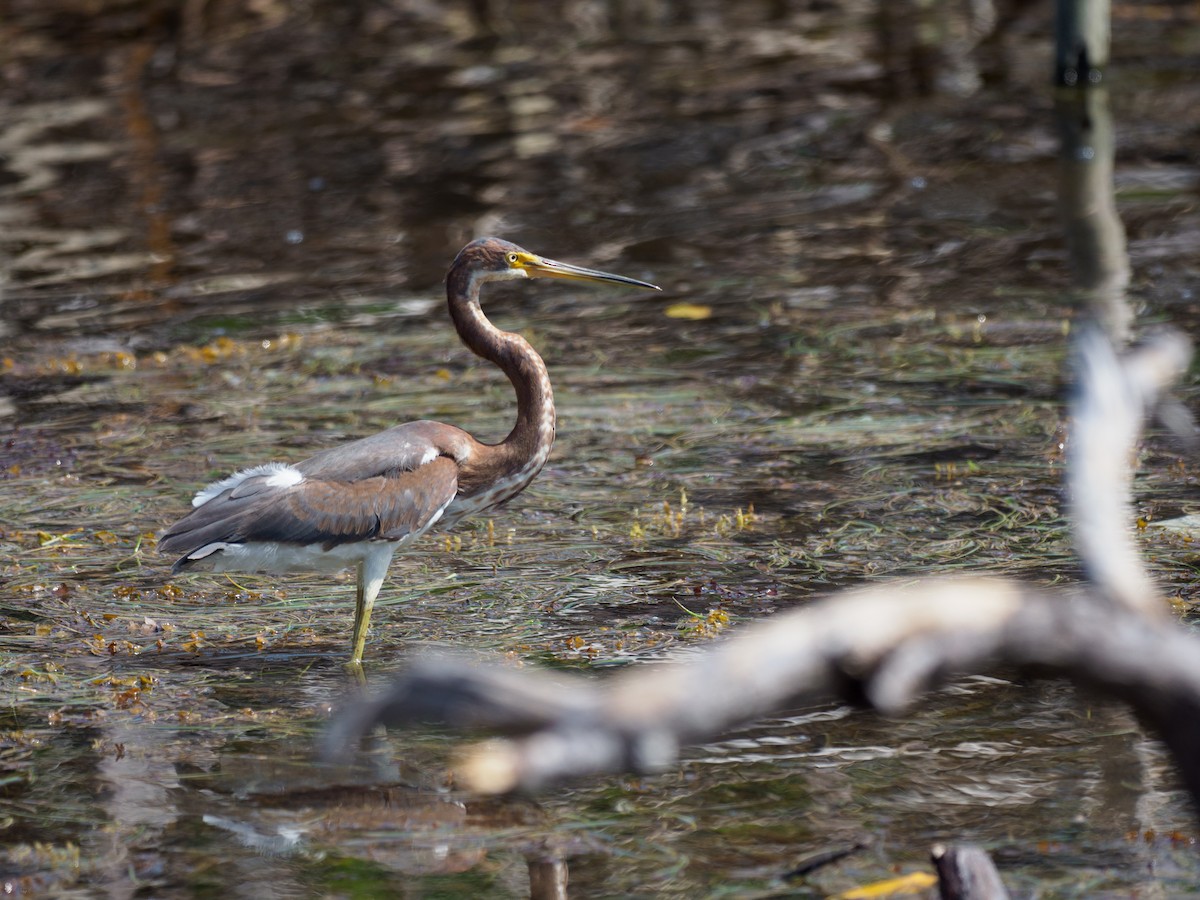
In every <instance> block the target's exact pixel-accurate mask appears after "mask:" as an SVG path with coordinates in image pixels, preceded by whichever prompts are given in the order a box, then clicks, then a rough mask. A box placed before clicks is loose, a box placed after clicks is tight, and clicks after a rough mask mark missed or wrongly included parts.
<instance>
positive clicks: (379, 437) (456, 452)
mask: <svg viewBox="0 0 1200 900" xmlns="http://www.w3.org/2000/svg"><path fill="white" fill-rule="evenodd" d="M472 442H473V441H472V438H471V436H470V435H468V434H467V433H466V432H465V431H463V430H462V429H461V428H455V427H454V426H453V425H444V424H443V423H441V422H428V421H420V422H405V423H404V424H403V425H397V426H395V427H394V428H389V429H388V430H387V431H381V432H379V433H378V434H372V435H370V436H369V437H365V438H360V439H359V440H357V441H350V442H349V443H346V444H339V445H338V446H336V447H330V448H329V449H328V450H324V451H322V452H320V453H318V454H316V455H315V456H310V457H309V458H308V459H306V460H304V461H303V462H300V463H296V465H295V467H294V468H296V469H297V470H298V471H300V472H302V473H303V474H304V476H305V477H306V478H314V479H317V480H320V481H339V482H358V481H363V480H365V479H368V478H373V477H374V476H376V475H385V476H394V475H398V474H400V473H403V472H407V471H412V470H415V469H420V468H421V467H422V466H424V465H426V464H427V463H429V462H431V461H432V460H434V459H435V458H437V457H438V456H449V457H452V458H454V459H463V458H464V457H465V456H467V455H469V453H470V451H471V444H472Z"/></svg>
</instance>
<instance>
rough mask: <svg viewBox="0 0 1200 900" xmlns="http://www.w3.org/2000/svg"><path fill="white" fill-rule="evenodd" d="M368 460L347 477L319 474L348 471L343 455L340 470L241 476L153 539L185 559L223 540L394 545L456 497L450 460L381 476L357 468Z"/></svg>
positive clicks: (265, 470)
mask: <svg viewBox="0 0 1200 900" xmlns="http://www.w3.org/2000/svg"><path fill="white" fill-rule="evenodd" d="M356 443H358V442H356ZM368 458H374V454H369V455H368V456H364V457H362V458H360V460H359V462H360V466H359V467H358V469H357V471H358V473H359V475H360V476H361V477H357V478H349V479H347V480H337V479H335V478H331V477H328V476H327V475H325V474H324V473H325V472H329V471H332V472H335V473H336V472H338V471H342V472H346V473H349V472H350V470H351V469H352V468H353V467H352V466H349V465H348V463H347V462H346V460H345V457H343V459H342V465H341V466H334V467H330V466H326V467H321V466H318V467H315V468H316V471H317V472H320V473H321V475H319V476H318V475H316V474H313V473H312V472H311V471H305V468H308V467H305V468H302V466H304V465H305V464H303V463H302V464H300V465H299V466H295V467H291V466H267V467H260V468H259V469H252V470H247V471H245V472H240V473H238V474H237V475H235V476H233V477H231V478H230V479H227V480H226V481H225V482H218V483H217V484H216V485H213V486H212V487H211V488H209V489H208V490H207V491H206V492H204V491H202V492H201V493H200V494H199V495H198V496H197V500H198V501H200V502H199V505H197V506H196V508H195V509H193V510H192V512H191V513H190V514H188V515H187V516H186V517H184V518H183V519H181V520H180V521H179V522H177V523H176V524H175V525H173V526H172V527H171V528H170V529H168V530H167V532H166V533H165V534H163V535H162V537H161V538H160V539H159V549H161V550H163V551H165V552H182V553H185V554H192V553H194V552H195V551H196V550H199V549H201V548H204V547H206V546H208V545H209V544H214V543H222V542H223V543H245V542H257V541H272V542H280V543H288V544H299V545H308V544H320V545H323V546H325V547H333V546H336V545H338V544H344V543H349V542H354V541H369V540H391V541H398V540H403V539H404V538H406V537H408V536H410V535H412V534H420V533H421V532H423V531H425V530H426V529H428V528H429V527H431V526H432V525H433V524H435V523H436V522H437V520H438V519H439V518H440V517H441V514H442V512H443V511H444V510H445V508H446V507H447V506H448V505H449V504H450V502H451V501H452V500H453V499H454V497H455V495H456V494H457V493H458V464H457V463H456V462H455V461H454V460H453V459H450V458H449V457H445V456H435V457H434V458H433V459H431V460H428V461H426V462H424V463H423V464H421V465H418V466H417V467H415V468H411V469H407V470H404V469H400V468H399V467H398V466H396V465H395V464H394V463H395V462H396V460H395V458H394V457H393V459H392V462H393V465H392V466H390V467H389V466H386V465H384V464H383V463H381V464H380V466H381V467H382V468H383V473H382V474H380V473H376V472H371V471H370V468H372V467H365V466H363V465H361V463H362V462H364V461H366V460H367V459H368ZM427 458H428V454H425V456H423V459H427ZM314 459H317V457H314ZM364 469H365V471H364Z"/></svg>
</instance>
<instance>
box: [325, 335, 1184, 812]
mask: <svg viewBox="0 0 1200 900" xmlns="http://www.w3.org/2000/svg"><path fill="white" fill-rule="evenodd" d="M1189 355H1190V352H1189V348H1188V346H1187V343H1186V341H1183V340H1182V339H1181V338H1180V337H1178V336H1177V335H1175V334H1164V335H1163V336H1161V337H1159V338H1158V339H1156V340H1155V341H1154V342H1152V343H1151V344H1149V345H1147V346H1146V347H1144V348H1142V349H1141V350H1138V351H1136V352H1135V353H1133V354H1131V355H1129V356H1128V357H1126V359H1125V360H1123V361H1121V362H1118V360H1117V358H1116V356H1115V354H1114V353H1113V351H1112V349H1111V346H1110V345H1109V344H1108V342H1107V340H1106V339H1105V338H1103V337H1102V336H1101V335H1100V334H1099V333H1098V332H1097V333H1089V334H1086V335H1084V336H1083V337H1082V338H1081V339H1080V342H1079V370H1080V373H1081V374H1080V377H1081V382H1082V385H1083V386H1082V389H1081V390H1080V392H1079V397H1078V399H1077V400H1076V402H1075V407H1074V411H1075V420H1076V427H1077V429H1078V431H1077V433H1076V435H1075V436H1074V440H1075V441H1076V442H1077V443H1078V444H1081V445H1085V447H1084V448H1083V449H1082V450H1080V451H1079V452H1075V453H1073V454H1072V456H1071V460H1072V463H1071V464H1072V466H1074V471H1073V474H1072V478H1071V494H1072V498H1073V503H1072V514H1073V516H1074V518H1075V520H1076V535H1077V537H1078V543H1079V549H1080V553H1081V555H1082V557H1083V559H1084V563H1085V566H1086V570H1087V571H1088V573H1089V575H1090V577H1091V579H1092V584H1091V586H1090V587H1081V588H1080V589H1077V590H1074V591H1061V590H1057V591H1050V590H1046V589H1042V588H1038V587H1034V586H1030V585H1027V584H1023V583H1021V582H1019V581H1015V580H1012V579H1005V578H991V577H976V578H971V577H956V578H929V579H921V580H917V581H914V582H912V583H909V584H906V585H897V584H892V585H885V586H880V587H872V588H867V589H862V590H856V591H849V592H846V593H843V594H839V595H836V596H833V597H830V598H828V599H825V600H823V601H819V602H815V603H812V604H810V605H808V606H807V607H805V608H804V609H800V610H795V611H792V612H788V613H783V614H780V615H777V616H774V617H772V618H770V619H767V620H764V621H761V622H758V623H756V624H754V625H752V626H749V627H747V628H745V629H743V630H741V631H740V632H739V633H738V634H737V635H736V636H734V637H731V638H729V639H728V640H726V641H723V642H721V643H719V644H717V645H715V646H714V647H712V648H711V649H710V650H708V651H707V652H705V653H704V654H702V655H701V656H700V657H699V658H697V659H693V660H691V661H689V662H686V663H679V664H669V663H668V664H659V665H654V666H644V667H638V668H635V669H632V670H628V671H625V672H623V673H621V674H618V675H617V676H615V677H613V678H610V679H606V680H603V681H597V680H594V679H587V678H583V677H579V676H574V677H570V676H563V675H559V674H546V673H538V672H531V671H519V670H513V669H511V668H506V667H503V666H501V665H499V664H483V665H479V664H475V663H473V662H471V661H468V660H464V659H457V658H453V657H444V656H443V657H438V656H429V657H425V658H421V659H418V660H417V661H416V662H415V663H414V665H413V666H412V667H411V668H410V669H409V670H408V671H407V672H406V673H404V674H403V675H402V676H401V677H400V678H399V679H398V680H397V681H396V682H395V683H394V684H393V685H392V686H391V687H390V688H389V689H387V690H386V691H384V692H383V693H382V694H380V695H379V696H377V697H375V698H374V699H373V700H371V701H368V702H366V703H363V704H360V705H356V706H352V707H351V708H349V709H348V710H346V711H345V712H344V713H343V714H342V715H341V716H340V717H339V718H338V719H337V720H335V722H334V723H333V725H332V727H331V729H330V730H329V732H328V733H327V736H326V748H327V750H328V751H329V752H330V753H335V754H336V753H342V752H346V751H347V749H348V748H352V747H353V746H355V745H356V742H357V739H358V738H359V737H360V736H362V735H363V734H365V733H367V732H368V731H369V730H370V729H371V728H372V727H373V726H374V725H375V724H376V723H383V724H385V725H399V724H404V723H406V722H411V721H413V720H426V721H428V720H436V721H441V722H446V723H449V724H452V725H456V726H460V727H471V728H476V727H478V728H489V729H498V730H504V731H507V732H510V733H513V734H515V735H517V736H516V737H511V738H507V739H501V740H492V741H488V742H486V743H483V744H479V745H476V746H474V747H472V748H471V749H469V751H468V752H467V753H466V755H465V757H464V759H463V761H462V764H461V766H460V767H459V774H460V777H461V779H462V780H463V781H464V783H465V784H466V785H467V786H468V787H470V788H473V789H474V790H477V791H481V792H485V793H498V792H505V791H511V790H516V789H525V790H533V789H537V788H540V787H542V786H544V785H546V784H549V783H551V782H554V781H557V780H559V779H563V778H568V777H575V776H581V775H587V774H593V773H602V772H617V771H634V772H647V771H654V770H657V769H661V768H663V767H665V766H669V765H671V764H672V763H674V762H675V761H676V760H677V758H678V752H679V748H680V747H681V746H682V745H684V744H688V743H693V742H698V741H702V740H705V739H708V738H711V737H713V736H715V735H717V734H719V733H721V732H722V731H725V730H728V729H729V728H730V727H732V726H734V725H738V724H741V723H744V722H746V721H749V720H752V719H755V718H758V717H761V716H763V715H766V714H768V713H771V712H774V711H777V710H780V709H784V708H787V707H790V706H793V705H795V704H797V703H803V702H811V701H816V700H824V699H830V698H833V699H839V700H842V701H845V702H849V703H855V704H859V705H865V706H868V707H870V708H873V709H876V710H878V711H880V712H883V713H888V714H895V713H898V712H902V711H903V710H904V709H906V708H907V707H909V706H910V705H912V704H913V703H914V702H915V701H916V700H917V699H918V698H919V696H920V694H921V693H922V692H923V691H925V690H927V689H929V688H930V687H932V686H934V685H936V684H938V683H940V682H942V681H944V680H946V679H947V678H951V677H955V676H959V675H963V674H967V673H974V672H982V671H986V670H989V669H991V668H993V667H996V666H1000V665H1003V666H1006V667H1015V668H1016V669H1017V670H1018V671H1019V672H1021V673H1022V674H1026V675H1031V676H1043V677H1063V678H1068V679H1070V680H1072V681H1074V682H1076V683H1078V684H1081V685H1084V686H1087V687H1089V688H1092V689H1095V690H1097V691H1099V692H1101V693H1104V694H1107V695H1110V696H1114V697H1118V698H1120V699H1123V700H1125V701H1127V702H1128V703H1130V704H1131V705H1132V706H1133V708H1134V709H1135V711H1136V712H1137V714H1138V715H1139V716H1140V717H1141V718H1142V719H1143V721H1145V723H1146V724H1147V725H1148V726H1149V727H1151V728H1153V729H1154V730H1156V731H1157V732H1158V733H1159V734H1160V735H1161V736H1162V738H1163V740H1164V741H1165V742H1166V744H1167V746H1168V747H1169V748H1170V750H1171V751H1172V753H1173V754H1174V757H1175V760H1176V762H1177V764H1178V765H1179V767H1180V770H1181V772H1182V774H1183V777H1184V781H1185V784H1186V786H1187V788H1188V790H1189V791H1190V792H1191V795H1192V798H1193V801H1195V802H1196V803H1197V804H1198V806H1200V641H1198V640H1196V639H1194V638H1192V637H1191V636H1190V635H1188V634H1187V633H1185V632H1184V631H1182V630H1180V629H1178V628H1177V627H1175V626H1174V625H1173V623H1172V622H1170V621H1169V619H1168V618H1167V617H1166V616H1164V615H1157V614H1153V615H1152V614H1148V613H1154V612H1156V605H1157V604H1158V603H1160V602H1161V601H1159V600H1158V599H1157V598H1158V594H1157V592H1156V591H1155V590H1154V587H1153V584H1152V582H1151V581H1150V580H1149V578H1148V576H1147V575H1146V573H1145V572H1144V570H1143V568H1142V566H1141V562H1140V560H1139V558H1138V556H1137V553H1136V548H1135V547H1134V545H1133V541H1132V536H1131V535H1130V534H1129V527H1130V522H1131V516H1130V515H1129V509H1130V501H1129V497H1128V492H1129V477H1128V474H1127V473H1128V466H1129V460H1130V458H1131V454H1132V450H1133V447H1134V445H1135V443H1136V440H1137V435H1138V432H1139V430H1140V426H1141V422H1142V421H1143V418H1144V416H1145V414H1146V413H1147V412H1148V411H1150V410H1152V409H1153V408H1154V406H1155V402H1156V401H1155V398H1156V397H1157V396H1158V395H1159V393H1160V392H1161V391H1162V389H1163V388H1164V387H1165V386H1166V385H1168V384H1169V383H1170V382H1171V381H1172V380H1174V378H1175V377H1177V376H1178V374H1179V373H1180V371H1182V369H1183V368H1184V367H1185V366H1186V364H1187V361H1188V357H1189Z"/></svg>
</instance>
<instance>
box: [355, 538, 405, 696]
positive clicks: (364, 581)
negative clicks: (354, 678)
mask: <svg viewBox="0 0 1200 900" xmlns="http://www.w3.org/2000/svg"><path fill="white" fill-rule="evenodd" d="M393 552H395V545H393V544H379V545H378V549H377V550H376V549H373V551H372V552H371V553H370V554H369V555H367V556H366V557H364V558H363V559H362V560H360V561H359V563H358V572H357V576H358V577H357V578H356V579H355V580H356V582H357V584H356V585H355V592H354V642H353V644H351V652H350V664H349V668H350V669H351V670H357V673H358V674H361V672H362V658H363V648H364V647H365V646H366V643H367V628H368V627H369V626H370V624H371V607H373V606H374V605H375V598H376V597H378V596H379V589H380V588H381V587H383V579H384V578H386V577H387V570H388V565H389V564H390V563H391V561H392V553H393Z"/></svg>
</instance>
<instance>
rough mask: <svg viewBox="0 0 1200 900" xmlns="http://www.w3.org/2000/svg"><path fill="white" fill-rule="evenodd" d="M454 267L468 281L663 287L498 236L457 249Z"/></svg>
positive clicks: (472, 242) (482, 239)
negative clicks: (528, 280)
mask: <svg viewBox="0 0 1200 900" xmlns="http://www.w3.org/2000/svg"><path fill="white" fill-rule="evenodd" d="M454 269H465V270H466V271H467V272H468V273H469V276H470V278H471V280H473V281H477V282H478V281H499V280H503V279H511V278H565V279H569V280H571V281H591V282H599V283H603V284H624V285H628V286H630V287H639V288H647V289H649V290H652V291H660V290H662V288H660V287H658V286H657V285H653V284H649V283H647V282H645V281H638V280H637V279H636V278H626V277H625V276H624V275H612V274H610V273H608V272H600V271H597V270H596V269H585V268H584V267H583V266H574V265H571V264H570V263H564V262H558V261H556V260H553V259H547V258H546V257H544V256H538V255H537V254H536V253H530V252H529V251H528V250H526V249H524V248H523V247H518V246H517V245H516V244H512V243H509V242H508V241H502V240H500V239H499V238H479V239H477V240H474V241H471V243H469V244H467V246H465V247H463V248H462V250H460V251H459V253H458V256H457V257H456V258H455V260H454V264H453V265H452V266H451V270H454Z"/></svg>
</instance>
